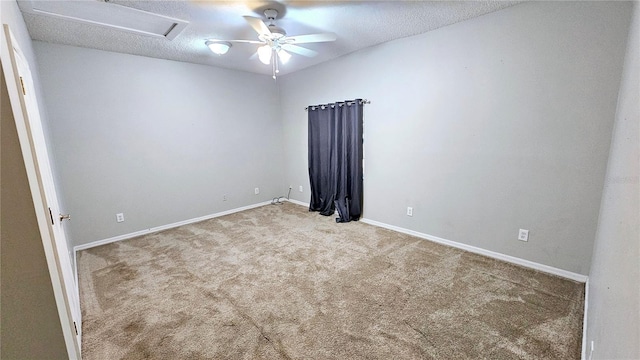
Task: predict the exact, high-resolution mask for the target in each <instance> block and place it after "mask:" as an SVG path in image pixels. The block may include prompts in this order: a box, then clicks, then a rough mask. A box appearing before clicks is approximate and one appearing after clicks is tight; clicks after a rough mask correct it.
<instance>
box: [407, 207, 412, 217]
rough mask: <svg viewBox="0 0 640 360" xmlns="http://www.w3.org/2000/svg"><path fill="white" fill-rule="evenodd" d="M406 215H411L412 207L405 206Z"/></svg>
mask: <svg viewBox="0 0 640 360" xmlns="http://www.w3.org/2000/svg"><path fill="white" fill-rule="evenodd" d="M407 216H413V208H412V207H411V206H409V207H408V208H407Z"/></svg>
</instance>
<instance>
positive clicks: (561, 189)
mask: <svg viewBox="0 0 640 360" xmlns="http://www.w3.org/2000/svg"><path fill="white" fill-rule="evenodd" d="M630 7H631V5H630V4H629V3H614V2H608V3H602V2H597V3H596V2H594V3H591V2H589V3H587V2H557V3H554V2H533V3H524V4H519V5H516V6H513V7H510V8H507V9H504V10H501V11H498V12H495V13H491V14H488V15H485V16H482V17H479V18H475V19H471V20H468V21H464V22H461V23H457V24H454V25H451V26H448V27H445V28H441V29H438V30H435V31H432V32H429V33H425V34H422V35H418V36H413V37H409V38H404V39H400V40H396V41H392V42H389V43H385V44H382V45H380V46H376V47H372V48H368V49H365V50H362V51H358V52H356V53H353V54H350V55H347V56H344V57H341V58H338V59H337V60H334V61H332V62H329V63H325V64H322V65H319V66H315V67H313V68H309V69H306V70H303V71H301V72H297V73H294V74H291V75H286V76H283V77H282V78H281V79H280V82H279V84H280V93H281V103H282V118H283V122H284V123H283V126H284V132H285V139H284V141H285V164H286V166H287V167H286V169H287V170H286V183H287V185H288V184H291V185H293V186H294V192H293V193H292V194H293V198H294V199H296V200H300V201H304V202H308V201H309V192H308V173H307V156H306V153H307V152H306V149H307V147H306V146H307V124H306V121H307V120H306V113H305V111H304V110H303V108H304V107H305V106H307V105H309V104H317V103H325V102H331V101H336V100H344V99H353V98H356V97H362V98H367V99H369V100H371V101H372V103H371V104H370V105H367V106H365V120H364V121H365V127H364V139H365V145H364V147H365V175H364V192H365V196H364V217H365V218H368V219H371V220H376V221H380V222H383V223H387V224H390V225H395V226H399V227H402V228H406V229H410V230H414V231H418V232H422V233H426V234H430V235H433V236H438V237H441V238H445V239H448V240H453V241H456V242H460V243H465V244H468V245H472V246H477V247H480V248H483V249H487V250H491V251H496V252H499V253H503V254H507V255H511V256H516V257H519V258H522V259H527V260H531V261H535V262H538V263H542V264H546V265H549V266H554V267H557V268H561V269H564V270H568V271H573V272H576V273H580V274H585V275H586V274H588V272H589V264H590V262H591V252H592V249H593V241H594V238H595V231H596V224H597V219H598V210H599V207H600V198H601V193H602V187H603V180H604V175H605V167H606V162H607V156H608V151H609V143H610V140H611V131H612V126H613V120H614V114H615V107H616V94H617V91H618V85H619V83H620V76H621V75H620V74H621V69H622V64H623V57H624V50H625V42H626V35H627V30H628V24H629V10H630ZM299 185H303V186H304V190H305V191H304V192H303V193H300V192H298V191H297V188H298V186H299ZM408 206H412V207H413V217H408V216H406V208H407V207H408ZM519 228H523V229H528V230H530V236H529V242H526V243H525V242H520V241H518V240H517V234H518V229H519Z"/></svg>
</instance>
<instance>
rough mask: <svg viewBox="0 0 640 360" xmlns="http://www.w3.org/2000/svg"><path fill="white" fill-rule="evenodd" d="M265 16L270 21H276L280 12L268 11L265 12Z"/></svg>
mask: <svg viewBox="0 0 640 360" xmlns="http://www.w3.org/2000/svg"><path fill="white" fill-rule="evenodd" d="M264 16H265V17H266V18H267V19H269V20H275V19H276V18H277V17H278V10H274V9H267V10H265V11H264Z"/></svg>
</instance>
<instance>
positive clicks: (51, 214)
mask: <svg viewBox="0 0 640 360" xmlns="http://www.w3.org/2000/svg"><path fill="white" fill-rule="evenodd" d="M49 216H50V217H51V225H55V222H53V213H52V212H51V208H49Z"/></svg>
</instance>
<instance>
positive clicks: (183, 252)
mask: <svg viewBox="0 0 640 360" xmlns="http://www.w3.org/2000/svg"><path fill="white" fill-rule="evenodd" d="M78 268H79V279H80V296H81V303H82V313H83V324H82V326H83V341H82V352H83V358H84V359H85V360H91V359H147V358H153V359H200V358H203V359H204V358H207V359H481V358H486V359H579V358H580V343H581V336H582V314H583V304H584V285H583V284H579V283H576V282H572V281H568V280H565V279H561V278H558V277H555V276H551V275H547V274H544V273H540V272H536V271H532V270H528V269H524V268H521V267H518V266H514V265H510V264H507V263H503V262H500V261H496V260H492V259H489V258H486V257H482V256H479V255H474V254H471V253H467V252H464V251H461V250H458V249H455V248H450V247H446V246H442V245H438V244H434V243H431V242H428V241H425V240H422V239H418V238H415V237H411V236H408V235H403V234H399V233H395V232H392V231H388V230H385V229H381V228H377V227H374V226H371V225H367V224H363V223H359V222H351V223H347V224H336V223H335V221H334V219H333V217H323V216H320V215H318V214H317V213H309V212H308V211H307V210H306V208H304V207H302V206H298V205H293V204H290V203H286V204H284V205H267V206H264V207H261V208H256V209H253V210H248V211H244V212H241V213H236V214H233V215H228V216H224V217H220V218H216V219H212V220H208V221H204V222H201V223H197V224H192V225H186V226H182V227H179V228H175V229H172V230H167V231H164V232H160V233H155V234H151V235H146V236H142V237H139V238H136V239H131V240H127V241H121V242H117V243H113V244H109V245H104V246H100V247H96V248H93V249H89V250H84V251H81V252H80V253H79V254H78Z"/></svg>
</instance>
